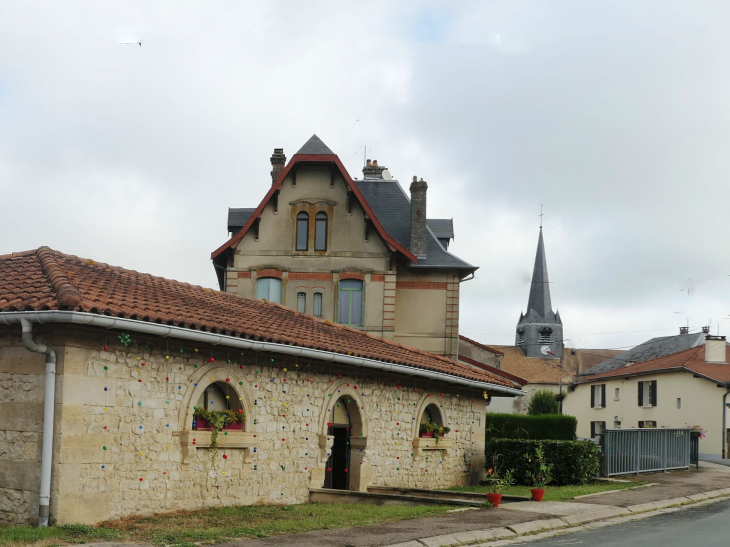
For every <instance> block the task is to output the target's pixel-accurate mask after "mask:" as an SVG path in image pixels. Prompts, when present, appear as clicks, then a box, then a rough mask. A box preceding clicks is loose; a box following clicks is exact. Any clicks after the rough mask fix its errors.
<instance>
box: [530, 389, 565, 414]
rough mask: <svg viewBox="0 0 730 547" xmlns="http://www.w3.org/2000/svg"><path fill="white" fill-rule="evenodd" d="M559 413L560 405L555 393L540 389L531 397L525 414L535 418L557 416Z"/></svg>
mask: <svg viewBox="0 0 730 547" xmlns="http://www.w3.org/2000/svg"><path fill="white" fill-rule="evenodd" d="M558 413H560V405H559V404H558V399H557V398H556V397H555V393H553V392H552V391H550V390H549V389H540V390H538V391H536V392H535V393H534V394H533V395H532V399H530V406H529V407H528V408H527V414H529V415H530V416H537V415H539V414H558Z"/></svg>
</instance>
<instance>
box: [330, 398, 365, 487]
mask: <svg viewBox="0 0 730 547" xmlns="http://www.w3.org/2000/svg"><path fill="white" fill-rule="evenodd" d="M331 414H332V416H331V418H330V422H328V423H327V435H330V436H332V437H333V441H332V448H331V450H330V456H329V458H328V459H327V464H326V472H325V476H324V487H325V488H334V489H336V490H349V489H350V476H351V472H350V469H351V465H352V436H353V432H360V431H361V429H362V427H361V425H362V421H361V418H360V411H359V409H358V408H357V402H356V401H355V400H354V399H353V397H351V396H349V395H343V396H341V397H340V398H339V399H337V401H336V402H335V404H334V405H333V406H332V412H331Z"/></svg>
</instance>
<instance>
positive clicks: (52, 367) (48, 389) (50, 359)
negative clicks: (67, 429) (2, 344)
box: [20, 317, 56, 528]
mask: <svg viewBox="0 0 730 547" xmlns="http://www.w3.org/2000/svg"><path fill="white" fill-rule="evenodd" d="M34 322H35V321H33V319H32V318H25V317H20V324H21V325H22V327H23V345H24V346H25V349H27V350H28V351H32V352H35V353H44V354H45V355H46V382H45V393H44V396H43V447H42V449H41V491H40V500H39V503H38V528H45V527H46V526H48V517H49V516H50V505H51V463H52V460H53V414H54V409H55V402H56V352H55V351H53V350H52V349H51V348H50V347H48V346H46V345H45V344H38V343H37V342H34V341H33V323H34Z"/></svg>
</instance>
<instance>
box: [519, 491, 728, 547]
mask: <svg viewBox="0 0 730 547" xmlns="http://www.w3.org/2000/svg"><path fill="white" fill-rule="evenodd" d="M729 521H730V500H727V501H721V502H717V503H711V504H709V505H705V506H703V507H696V508H693V509H685V510H683V511H676V512H674V513H668V514H666V515H660V516H657V517H651V518H648V519H645V520H636V521H633V522H626V523H624V524H617V525H614V526H606V527H604V528H598V529H596V530H589V531H586V532H576V533H573V534H566V535H564V536H556V537H553V538H549V539H543V540H539V541H532V542H529V545H530V546H531V547H533V546H540V547H542V546H548V545H550V546H561V547H562V546H565V545H586V546H587V545H590V546H593V545H598V546H600V547H614V546H616V547H618V546H621V547H631V546H634V545H635V546H637V547H638V546H641V547H668V546H674V545H677V546H679V545H682V546H692V547H716V546H717V547H720V546H722V547H727V546H728V545H730V535H729V534H728V522H729ZM525 545H528V543H526V544H525Z"/></svg>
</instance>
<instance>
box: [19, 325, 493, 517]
mask: <svg viewBox="0 0 730 547" xmlns="http://www.w3.org/2000/svg"><path fill="white" fill-rule="evenodd" d="M118 334H119V333H116V332H109V333H103V332H99V331H96V330H93V329H88V330H84V329H74V330H68V331H63V332H60V333H57V335H56V336H55V339H56V343H57V344H61V346H60V348H59V350H57V351H59V353H60V354H61V355H62V359H60V365H59V377H58V383H57V389H58V390H59V394H58V397H59V400H62V403H63V404H62V410H61V411H60V412H58V414H59V416H58V419H57V423H58V425H57V430H56V437H57V442H56V447H55V449H56V452H55V453H54V466H53V473H54V475H53V489H52V500H51V513H52V515H53V516H55V517H56V518H57V521H58V522H59V523H61V524H62V523H68V522H85V523H96V522H100V521H104V520H107V519H115V518H120V517H125V516H129V515H132V514H153V513H159V512H166V511H174V510H179V509H188V510H193V509H198V508H202V507H207V506H223V505H246V504H254V503H271V504H274V503H285V504H291V503H303V502H306V501H307V500H308V498H309V488H310V487H322V486H323V483H324V476H325V468H326V461H327V451H328V449H329V446H331V442H332V440H331V437H328V436H327V427H328V425H327V424H328V423H330V422H329V420H331V418H330V416H332V413H333V410H334V408H335V405H336V403H337V401H338V399H339V397H345V398H346V401H345V400H344V399H343V401H345V402H347V401H349V403H348V411H349V412H350V413H351V419H352V421H353V424H354V425H353V431H352V453H351V458H352V460H351V464H350V469H349V472H350V473H351V476H350V488H351V489H360V490H364V489H365V488H366V487H367V485H368V484H374V485H386V486H410V487H415V488H442V487H446V486H450V485H456V484H468V483H469V482H470V481H471V480H472V476H473V475H474V474H475V473H476V474H478V472H479V470H481V468H482V467H483V453H484V412H485V404H484V399H483V397H482V395H481V393H470V392H467V391H465V390H459V391H458V392H457V391H456V390H455V389H454V388H448V387H447V386H446V385H445V384H438V383H435V382H431V383H430V384H429V382H428V381H426V380H423V381H416V382H414V380H413V378H412V377H408V378H404V377H398V376H383V374H382V373H378V372H376V371H373V370H368V369H355V368H353V367H345V366H342V367H338V366H336V365H330V364H327V363H321V362H315V361H298V360H296V359H294V358H292V357H286V358H285V357H284V356H281V355H276V354H266V355H265V354H258V355H257V354H256V353H254V352H244V353H243V354H242V353H241V352H240V350H230V351H229V350H228V349H226V348H223V347H220V346H218V347H215V348H211V347H204V346H198V347H197V348H196V347H194V346H192V345H189V344H183V345H182V346H181V345H180V342H179V341H175V340H173V339H170V340H169V341H168V340H164V339H152V338H150V339H148V338H146V337H145V338H136V337H135V335H134V334H131V336H132V343H131V344H130V345H129V347H125V346H124V345H123V344H121V343H120V342H119V340H118V338H117V335H118ZM61 339H62V342H61ZM168 344H169V345H168ZM105 348H106V349H105ZM196 349H197V351H195V350H196ZM181 350H182V351H181ZM211 358H212V359H214V360H213V361H211ZM229 360H230V363H229V362H228V361H229ZM19 382H20V381H19ZM212 382H223V383H224V386H225V387H226V388H227V390H226V392H227V394H228V395H227V396H229V397H236V398H238V399H239V401H240V404H241V405H242V407H243V409H244V410H245V413H246V417H247V420H246V424H245V426H244V429H243V431H240V432H229V433H228V434H227V435H226V434H225V432H220V434H219V437H218V438H219V441H218V444H219V448H218V449H217V453H215V451H214V450H213V449H211V448H210V447H208V446H207V444H209V439H210V433H209V432H200V431H192V413H193V406H194V405H195V404H197V402H198V400H199V398H200V395H201V394H202V392H203V390H204V389H205V387H206V386H207V385H208V384H209V383H212ZM13 385H15V384H13ZM34 389H35V388H34ZM40 389H41V393H42V386H41V388H40ZM41 397H42V395H41ZM216 403H217V402H216ZM220 403H221V404H222V403H223V401H220ZM430 403H433V404H436V405H437V406H438V408H439V409H440V411H441V415H442V416H443V423H444V424H445V425H448V426H449V427H451V429H452V431H451V433H449V435H447V437H446V438H444V440H442V441H441V443H439V445H437V447H436V449H433V448H434V447H433V446H430V447H428V446H426V445H427V444H429V443H426V442H424V441H423V440H422V439H419V438H418V423H419V422H420V416H421V414H422V412H423V409H424V408H425V406H426V405H428V404H430ZM355 413H357V414H359V416H355ZM5 434H6V435H7V432H6V433H5ZM32 435H33V438H34V439H35V438H36V437H35V436H36V435H37V438H38V439H40V431H38V432H36V433H33V434H32ZM430 444H433V441H430ZM29 447H30V444H29ZM104 447H106V449H104ZM29 450H30V448H29ZM37 450H38V452H39V451H40V446H38V448H37ZM28 456H30V454H28ZM34 457H36V458H37V456H35V454H34ZM35 482H37V481H35ZM35 482H34V488H37V486H35ZM31 505H32V504H30V505H28V509H27V514H25V515H24V516H23V519H26V521H27V520H28V519H30V518H31V516H32V510H33V508H32V507H31ZM36 505H37V502H36Z"/></svg>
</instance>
